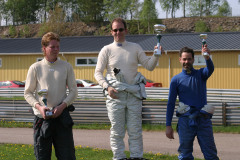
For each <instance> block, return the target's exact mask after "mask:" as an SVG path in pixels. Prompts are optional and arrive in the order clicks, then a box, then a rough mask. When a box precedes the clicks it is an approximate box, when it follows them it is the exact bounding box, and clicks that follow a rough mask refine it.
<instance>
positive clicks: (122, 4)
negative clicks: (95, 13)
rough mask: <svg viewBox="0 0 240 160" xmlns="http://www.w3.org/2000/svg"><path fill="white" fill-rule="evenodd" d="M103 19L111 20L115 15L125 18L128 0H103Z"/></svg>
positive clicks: (128, 4)
mask: <svg viewBox="0 0 240 160" xmlns="http://www.w3.org/2000/svg"><path fill="white" fill-rule="evenodd" d="M103 2H104V6H105V7H104V10H105V12H106V14H105V20H109V21H112V20H113V19H114V18H116V17H122V18H124V19H127V17H128V11H129V10H128V7H129V6H130V4H131V1H129V0H118V1H116V0H104V1H103Z"/></svg>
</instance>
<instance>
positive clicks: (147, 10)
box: [140, 0, 157, 33]
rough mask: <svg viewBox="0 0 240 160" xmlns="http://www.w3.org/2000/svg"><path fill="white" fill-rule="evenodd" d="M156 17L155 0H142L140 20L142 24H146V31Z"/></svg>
mask: <svg viewBox="0 0 240 160" xmlns="http://www.w3.org/2000/svg"><path fill="white" fill-rule="evenodd" d="M156 19H157V11H156V8H155V2H153V1H152V0H144V2H143V5H142V10H141V12H140V20H141V22H142V23H143V24H144V26H147V28H148V33H150V32H151V31H150V30H151V29H150V28H152V26H153V25H151V24H152V22H154V21H155V20H156Z"/></svg>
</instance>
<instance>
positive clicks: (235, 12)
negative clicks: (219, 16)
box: [156, 0, 240, 18]
mask: <svg viewBox="0 0 240 160" xmlns="http://www.w3.org/2000/svg"><path fill="white" fill-rule="evenodd" d="M227 1H228V4H229V6H230V7H231V8H232V16H240V3H239V2H238V0H227ZM156 9H157V11H158V18H166V12H164V11H162V9H161V7H160V4H159V0H157V3H156ZM175 17H176V18H178V17H183V11H182V10H181V8H180V9H179V10H178V11H177V12H176V14H175ZM168 18H171V14H169V15H168Z"/></svg>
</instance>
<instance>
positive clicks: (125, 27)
mask: <svg viewBox="0 0 240 160" xmlns="http://www.w3.org/2000/svg"><path fill="white" fill-rule="evenodd" d="M114 22H119V23H122V24H123V25H124V29H127V23H126V21H125V20H124V19H122V18H120V17H118V18H115V19H114V20H112V23H111V29H112V24H113V23H114Z"/></svg>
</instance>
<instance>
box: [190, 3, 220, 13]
mask: <svg viewBox="0 0 240 160" xmlns="http://www.w3.org/2000/svg"><path fill="white" fill-rule="evenodd" d="M219 2H220V0H197V1H189V5H188V7H189V13H190V16H200V17H202V16H210V15H214V13H215V12H216V11H217V9H218V7H219Z"/></svg>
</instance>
